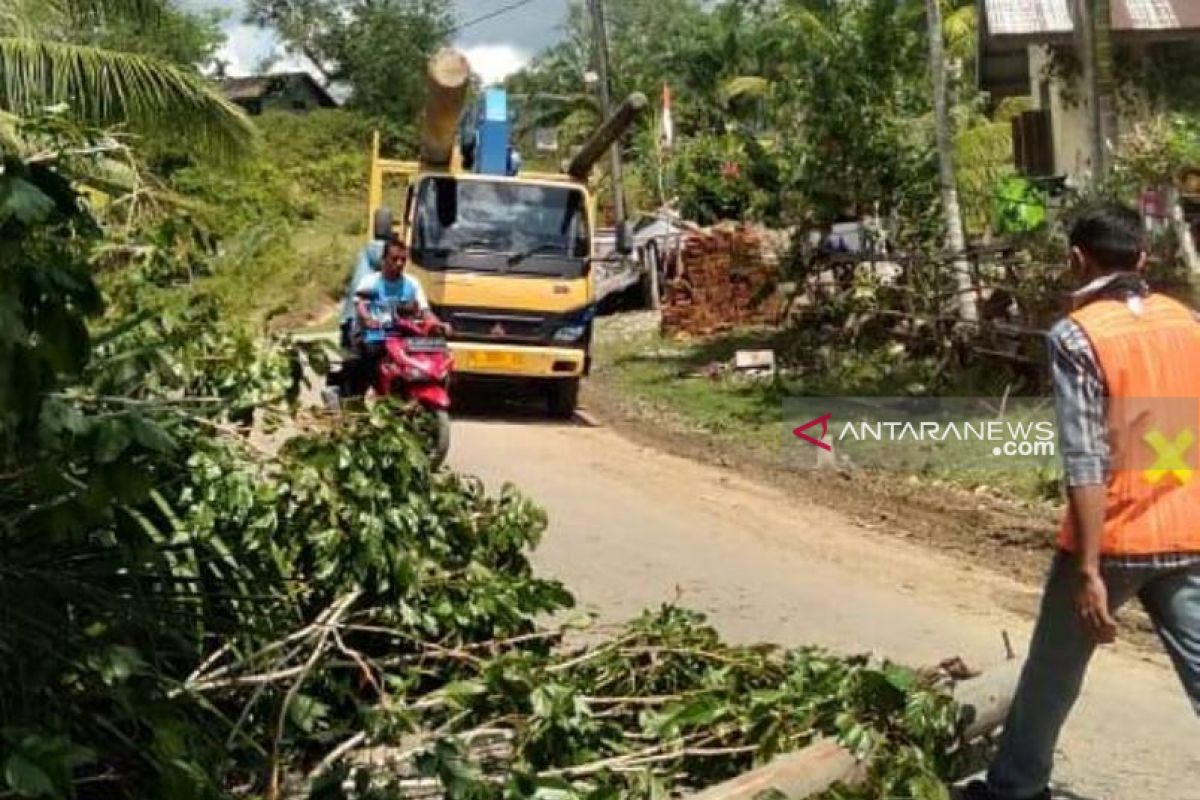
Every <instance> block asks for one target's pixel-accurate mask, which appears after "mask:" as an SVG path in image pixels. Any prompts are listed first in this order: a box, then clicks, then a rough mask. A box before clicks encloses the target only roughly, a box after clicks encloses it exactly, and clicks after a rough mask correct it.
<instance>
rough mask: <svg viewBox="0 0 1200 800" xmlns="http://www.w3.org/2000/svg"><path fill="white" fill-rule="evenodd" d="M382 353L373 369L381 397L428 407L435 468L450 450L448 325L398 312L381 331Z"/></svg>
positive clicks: (430, 454)
mask: <svg viewBox="0 0 1200 800" xmlns="http://www.w3.org/2000/svg"><path fill="white" fill-rule="evenodd" d="M383 348H384V353H383V358H381V359H380V360H379V364H378V366H377V367H376V369H375V381H374V388H375V394H376V395H377V396H379V397H394V398H396V399H398V400H401V401H403V402H406V403H408V402H411V403H414V404H415V405H417V406H418V407H420V408H421V409H423V410H424V411H426V412H428V416H427V418H426V419H425V420H424V422H426V423H427V424H428V430H427V435H428V436H429V438H430V452H429V459H430V461H432V462H433V465H434V466H435V467H437V466H440V465H441V463H442V462H443V461H445V460H446V453H448V452H449V451H450V370H451V369H452V368H453V366H454V357H453V356H452V355H451V354H450V348H449V347H448V346H447V344H446V328H445V326H444V325H443V324H442V323H440V322H438V321H437V320H436V319H428V318H412V319H409V318H405V317H397V318H396V320H395V323H394V324H393V325H392V326H391V327H390V328H389V329H388V331H387V332H386V333H385V334H384V339H383Z"/></svg>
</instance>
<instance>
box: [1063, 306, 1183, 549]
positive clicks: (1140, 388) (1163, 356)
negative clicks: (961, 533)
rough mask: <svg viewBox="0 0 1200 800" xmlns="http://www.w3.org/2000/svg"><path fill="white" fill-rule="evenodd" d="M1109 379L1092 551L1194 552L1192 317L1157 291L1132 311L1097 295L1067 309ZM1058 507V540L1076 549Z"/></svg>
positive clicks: (1069, 519) (1069, 518)
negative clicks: (1103, 471) (1105, 471)
mask: <svg viewBox="0 0 1200 800" xmlns="http://www.w3.org/2000/svg"><path fill="white" fill-rule="evenodd" d="M1071 319H1072V320H1074V321H1075V322H1076V324H1078V325H1079V326H1080V327H1081V328H1082V329H1083V331H1084V333H1085V334H1087V337H1088V339H1089V340H1090V341H1091V344H1092V348H1093V350H1094V351H1095V354H1096V360H1097V362H1098V363H1099V366H1100V371H1101V374H1102V376H1103V378H1104V382H1105V385H1106V387H1107V389H1108V410H1107V413H1108V434H1109V447H1110V451H1111V462H1110V470H1109V475H1108V478H1107V484H1106V488H1107V502H1106V508H1105V515H1104V534H1103V539H1102V542H1101V553H1103V554H1105V555H1152V554H1156V553H1191V552H1200V471H1195V470H1196V467H1197V451H1198V449H1200V323H1198V322H1197V321H1196V317H1195V315H1194V314H1193V313H1192V311H1191V309H1189V308H1188V307H1187V306H1185V305H1183V304H1182V303H1179V302H1177V301H1175V300H1172V299H1171V298H1169V297H1166V296H1164V295H1159V294H1152V295H1150V296H1149V297H1146V298H1144V299H1143V301H1142V307H1141V310H1140V313H1138V312H1137V311H1135V309H1132V308H1130V306H1129V305H1128V304H1127V303H1126V302H1124V301H1123V300H1097V301H1094V302H1092V303H1089V304H1088V305H1086V306H1084V307H1083V308H1080V309H1078V310H1077V311H1075V312H1074V313H1072V314H1071ZM1075 540H1076V536H1075V519H1074V515H1073V514H1072V513H1071V511H1070V509H1068V510H1067V514H1066V518H1065V519H1064V520H1063V524H1062V528H1061V530H1060V531H1059V537H1058V544H1059V547H1061V548H1062V549H1064V550H1068V551H1073V550H1075V549H1076V548H1075Z"/></svg>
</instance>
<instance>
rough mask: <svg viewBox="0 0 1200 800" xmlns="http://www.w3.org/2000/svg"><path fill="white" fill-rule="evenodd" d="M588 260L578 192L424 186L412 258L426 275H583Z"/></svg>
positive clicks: (437, 182) (452, 183)
mask: <svg viewBox="0 0 1200 800" xmlns="http://www.w3.org/2000/svg"><path fill="white" fill-rule="evenodd" d="M589 255H590V252H589V243H588V228H587V214H586V213H585V210H584V195H583V192H581V191H579V190H578V189H576V188H573V187H570V186H540V185H535V184H529V183H512V182H507V181H488V180H460V179H458V178H455V177H452V176H437V177H430V178H425V179H423V180H422V181H421V182H420V184H419V185H418V187H417V193H416V202H415V208H414V212H413V256H414V258H415V259H416V260H417V262H418V263H419V264H420V265H421V266H422V267H424V268H426V269H463V270H472V271H481V272H511V273H521V274H530V275H553V276H556V277H578V276H580V275H582V274H583V273H584V271H585V270H586V268H587V259H588V256H589Z"/></svg>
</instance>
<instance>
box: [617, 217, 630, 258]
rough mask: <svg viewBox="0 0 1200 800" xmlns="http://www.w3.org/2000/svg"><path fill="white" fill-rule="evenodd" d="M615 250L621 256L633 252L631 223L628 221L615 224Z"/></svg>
mask: <svg viewBox="0 0 1200 800" xmlns="http://www.w3.org/2000/svg"><path fill="white" fill-rule="evenodd" d="M617 252H618V253H620V254H621V255H623V256H627V255H629V254H630V253H632V252H633V225H631V224H630V223H629V222H628V221H625V222H622V223H621V224H620V225H618V226H617Z"/></svg>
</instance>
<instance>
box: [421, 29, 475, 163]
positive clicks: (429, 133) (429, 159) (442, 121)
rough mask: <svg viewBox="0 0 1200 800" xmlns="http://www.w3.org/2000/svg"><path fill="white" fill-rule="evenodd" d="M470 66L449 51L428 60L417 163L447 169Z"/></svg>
mask: <svg viewBox="0 0 1200 800" xmlns="http://www.w3.org/2000/svg"><path fill="white" fill-rule="evenodd" d="M470 80H471V65H470V64H469V63H468V62H467V57H466V56H464V55H463V54H462V53H460V52H459V51H457V50H455V49H454V48H452V47H443V48H442V49H441V50H438V51H437V52H436V53H434V54H433V57H432V58H430V59H429V69H428V72H427V75H426V84H427V87H428V91H427V92H426V95H425V113H424V116H423V117H422V118H421V150H420V158H421V163H422V164H425V165H427V166H430V167H447V166H449V165H450V160H451V159H452V158H453V156H454V139H455V137H456V136H457V135H458V120H459V117H460V116H462V109H463V103H464V102H465V101H466V99H467V84H468V83H469V82H470Z"/></svg>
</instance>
